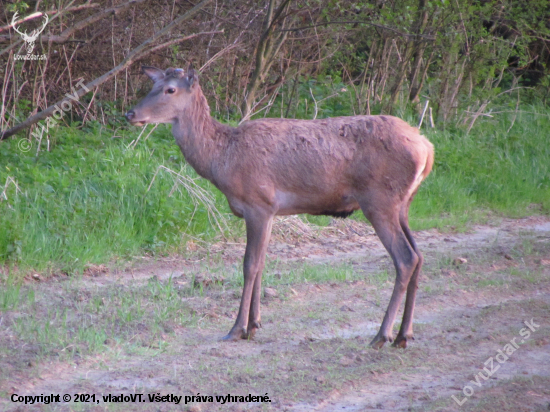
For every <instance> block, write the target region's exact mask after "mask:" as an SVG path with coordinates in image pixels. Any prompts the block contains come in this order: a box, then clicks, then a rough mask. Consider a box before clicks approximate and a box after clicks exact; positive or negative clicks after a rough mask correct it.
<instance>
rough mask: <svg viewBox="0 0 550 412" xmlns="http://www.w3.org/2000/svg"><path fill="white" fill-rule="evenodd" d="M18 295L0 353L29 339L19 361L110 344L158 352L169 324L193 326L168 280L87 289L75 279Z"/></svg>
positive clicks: (191, 317) (25, 289) (87, 351)
mask: <svg viewBox="0 0 550 412" xmlns="http://www.w3.org/2000/svg"><path fill="white" fill-rule="evenodd" d="M35 289H36V290H35ZM20 294H21V295H24V296H25V298H24V299H23V298H18V299H17V302H16V303H17V304H16V305H11V308H12V309H17V310H18V312H9V311H8V312H6V313H7V315H6V316H7V318H6V319H5V321H6V322H8V323H9V325H10V326H9V330H11V331H12V332H13V333H14V334H15V336H16V337H17V338H16V341H9V344H6V345H4V347H3V349H2V350H0V357H3V356H9V353H10V351H11V350H13V346H11V345H17V344H18V343H21V342H33V347H32V350H30V351H29V353H28V354H26V355H25V356H22V357H21V358H20V359H19V361H22V362H25V361H26V360H29V361H34V360H39V359H43V358H50V357H55V358H59V359H72V358H74V357H82V356H85V355H89V354H93V353H98V352H102V351H106V350H109V348H111V347H121V348H124V350H125V351H126V352H135V351H141V350H147V349H155V350H161V349H162V347H163V346H165V345H166V343H165V341H166V339H167V337H168V336H169V335H170V334H172V333H173V331H174V328H176V327H183V326H192V325H193V324H194V315H193V313H192V311H191V310H190V309H189V307H188V306H187V305H186V304H185V303H184V302H183V301H182V296H181V295H182V291H181V288H180V287H179V286H176V285H174V283H173V282H172V281H171V279H170V280H168V281H166V282H162V283H161V282H159V281H157V280H156V279H155V278H152V279H151V280H149V281H148V282H146V283H143V282H142V283H141V284H140V285H121V284H113V285H111V286H100V287H98V286H95V287H94V288H93V289H86V288H83V287H82V283H81V281H79V280H77V281H75V282H73V281H68V282H65V283H63V284H62V285H59V284H58V285H57V287H56V288H52V289H49V288H34V287H33V286H24V287H23V288H21V291H20V290H19V289H18V290H17V295H18V296H19V295H20ZM1 302H2V300H1V294H0V303H1ZM8 309H9V307H8ZM4 343H6V342H4Z"/></svg>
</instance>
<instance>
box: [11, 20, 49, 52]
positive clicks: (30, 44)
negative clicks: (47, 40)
mask: <svg viewBox="0 0 550 412" xmlns="http://www.w3.org/2000/svg"><path fill="white" fill-rule="evenodd" d="M15 20H17V12H15V14H14V15H13V17H12V18H11V25H12V26H13V29H14V30H15V31H16V32H17V33H19V34H20V35H21V38H22V39H23V40H24V41H25V43H27V44H26V46H25V47H26V49H27V54H28V55H29V54H32V51H33V50H34V43H35V42H36V39H38V36H39V35H40V33H42V32H43V31H44V29H45V28H46V24H48V21H49V18H48V15H47V14H44V23H43V24H42V27H40V28H39V29H34V30H33V31H32V32H31V33H30V34H27V32H20V31H19V30H17V26H16V23H15Z"/></svg>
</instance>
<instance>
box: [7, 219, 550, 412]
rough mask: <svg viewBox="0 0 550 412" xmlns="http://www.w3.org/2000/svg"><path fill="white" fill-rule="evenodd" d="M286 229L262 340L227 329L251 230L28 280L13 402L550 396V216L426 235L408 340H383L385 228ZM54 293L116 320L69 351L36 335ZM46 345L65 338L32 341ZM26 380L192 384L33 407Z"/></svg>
mask: <svg viewBox="0 0 550 412" xmlns="http://www.w3.org/2000/svg"><path fill="white" fill-rule="evenodd" d="M275 234H276V236H275V239H274V241H273V242H272V244H271V246H270V250H269V264H268V268H267V270H266V275H265V278H266V282H265V283H266V285H268V287H270V288H271V290H270V293H271V296H268V297H266V298H265V299H264V302H263V312H262V319H263V328H262V329H261V330H260V331H259V333H258V336H257V337H256V339H255V340H254V341H250V342H246V341H243V342H237V343H223V342H220V341H219V340H218V339H219V337H221V336H222V335H223V334H224V333H225V332H226V331H227V330H228V329H229V328H230V326H231V324H232V322H233V320H234V318H235V316H236V310H237V307H238V298H239V294H240V284H239V283H240V270H239V264H240V260H241V257H242V253H243V248H244V245H243V244H216V245H213V246H210V247H208V248H201V247H199V246H198V245H197V250H196V251H195V252H193V256H192V258H191V259H189V260H187V261H180V260H165V261H162V262H151V263H148V264H141V265H140V266H139V267H138V268H135V269H133V270H126V271H122V272H116V271H114V270H111V271H110V272H109V273H101V272H102V270H98V271H97V273H94V275H95V276H86V277H84V278H82V279H81V280H75V281H61V282H54V281H48V282H42V283H40V284H36V285H32V286H28V288H29V289H32V290H33V294H34V296H35V297H34V298H33V299H34V300H33V301H32V304H29V305H28V306H25V305H23V304H21V305H20V307H19V308H18V309H17V310H12V311H7V312H4V313H2V312H0V316H2V318H1V319H2V322H0V336H1V337H0V346H1V347H3V348H4V349H3V350H2V352H0V369H4V371H7V372H4V373H3V374H2V375H0V376H1V378H2V380H0V410H6V411H8V410H10V411H11V410H22V411H23V410H24V411H26V410H46V411H49V410H63V411H65V410H102V411H103V410H109V411H118V410H121V411H124V410H147V411H149V410H155V411H156V410H160V411H168V410H184V411H185V410H194V411H214V410H235V411H245V410H250V411H263V410H273V411H279V410H281V411H294V412H302V411H319V412H321V411H323V412H329V411H368V410H387V411H499V412H501V411H547V410H550V220H549V219H548V218H542V217H532V218H527V219H519V220H503V221H501V222H499V224H498V225H492V226H476V227H473V228H472V229H471V230H469V231H468V232H466V233H440V232H438V231H436V230H429V231H423V232H419V233H417V234H416V236H417V239H418V243H419V247H420V249H421V250H422V251H423V252H424V255H425V258H426V263H425V266H424V271H423V275H422V279H421V286H420V289H419V293H418V300H417V310H416V313H415V334H416V341H415V342H413V343H412V344H411V345H410V346H409V348H407V349H406V350H397V349H394V348H391V347H384V348H383V349H382V350H380V351H376V350H372V349H370V348H368V342H369V340H370V339H371V338H372V337H373V336H374V334H375V333H376V330H377V328H378V327H379V322H380V321H381V319H382V316H383V313H384V310H385V308H386V306H387V303H388V300H389V296H390V293H391V289H392V287H393V276H394V275H393V268H392V265H391V262H390V260H389V258H388V256H387V254H386V252H385V251H384V249H383V248H382V246H381V245H380V242H379V241H378V239H377V238H376V236H375V235H373V234H372V229H371V228H369V227H368V226H367V225H364V224H362V223H358V222H352V221H350V222H345V221H344V222H341V221H339V222H338V223H336V224H335V226H332V227H329V228H326V229H322V230H321V229H313V228H311V227H309V226H306V225H302V224H301V222H300V221H298V220H294V219H283V220H281V221H279V222H278V224H277V225H276V227H275ZM191 248H193V245H191ZM170 278H171V281H170ZM194 279H195V280H194ZM172 287H173V288H174V289H173V290H175V292H173V293H172V292H171V291H172V289H170V288H172ZM174 296H175V297H176V298H174ZM163 299H164V300H163ZM136 301H137V302H142V303H140V304H139V305H138V306H135V305H133V304H134V303H135V302H136ZM54 306H55V308H56V310H57V311H56V312H55V313H56V314H58V313H61V312H60V310H61V309H60V308H68V309H69V310H67V311H65V312H63V313H65V315H64V316H65V317H66V319H65V324H70V322H71V321H72V320H74V322H75V324H76V322H80V323H82V324H84V323H85V324H86V325H88V327H89V328H91V329H93V330H99V329H101V328H103V329H106V328H108V327H111V326H112V325H114V326H112V327H113V328H114V329H113V331H112V332H111V333H107V338H106V339H104V338H101V339H104V341H101V342H99V346H97V348H96V349H95V350H93V351H92V350H89V352H87V353H86V352H85V349H86V348H89V347H91V343H90V341H91V338H86V337H80V338H79V339H81V341H82V342H88V343H87V346H86V345H81V346H78V345H77V343H75V344H74V346H75V347H78V350H76V351H74V352H73V353H72V354H70V355H69V354H68V352H70V351H71V349H70V346H72V344H69V345H65V343H64V344H63V345H65V346H67V347H60V346H61V344H59V345H58V347H56V344H55V342H56V339H58V340H59V342H61V341H62V340H63V339H62V338H61V337H59V338H57V337H56V335H54V337H50V338H49V340H44V339H43V340H40V339H42V338H40V337H39V334H38V333H35V334H32V333H30V332H29V334H27V335H24V333H23V331H26V330H27V329H25V328H24V327H23V326H22V322H23V321H22V320H21V319H27V316H29V313H31V312H32V315H31V316H35V317H40V316H41V315H40V314H44V315H42V316H43V318H41V319H40V322H42V323H45V322H48V321H50V322H51V323H52V325H57V323H55V322H56V319H57V318H58V317H59V316H57V315H56V316H57V317H55V319H54V317H53V315H52V313H54V312H52V309H51V308H52V307H54ZM110 308H112V309H110ZM125 308H128V310H126V311H125ZM163 308H164V309H166V308H168V309H169V310H164V312H163ZM165 312H167V313H165ZM174 313H176V314H177V315H178V316H179V317H178V318H175V317H173V316H175V315H173V314H174ZM149 314H154V316H155V317H151V319H149V318H148V316H149ZM163 314H164V315H163ZM79 316H80V317H79ZM150 316H153V315H150ZM52 319H53V320H52ZM67 319H68V320H67ZM87 319H91V320H87ZM125 319H129V320H127V321H124V320H125ZM86 322H89V323H86ZM109 322H111V323H109ZM125 322H126V323H125ZM109 325H111V326H109ZM125 325H126V326H127V330H125V329H124V326H125ZM155 325H157V326H158V325H161V326H160V327H157V326H155ZM54 327H55V326H52V328H54ZM58 328H60V326H59V327H58ZM159 328H160V329H159ZM43 329H44V328H42V329H40V327H38V328H37V330H38V331H42V330H43ZM67 329H68V330H72V329H71V328H70V327H68V326H67ZM29 330H30V329H29ZM56 330H57V329H56ZM78 330H79V332H78V333H79V334H82V333H83V332H82V329H78ZM125 333H126V334H125ZM79 334H77V333H76V332H74V333H73V334H72V335H70V336H71V339H73V340H75V342H76V341H77V336H80V335H79ZM527 335H528V336H527ZM93 336H95V335H93ZM32 337H35V338H34V339H36V341H34V340H33V338H32ZM86 339H88V340H86ZM37 342H38V343H37ZM40 342H43V343H40ZM44 342H46V343H47V345H46V343H44ZM51 342H54V343H51ZM79 342H80V341H79ZM40 345H44V346H47V347H48V348H50V349H49V350H48V351H44V350H42V351H40V350H39V349H33V350H34V352H33V351H30V349H29V348H33V347H35V346H37V347H38V348H39V346H40ZM80 350H81V351H80ZM79 351H80V352H79ZM35 352H36V353H39V355H36V353H35ZM484 367H485V368H486V369H485V370H484ZM14 393H16V394H18V395H23V396H24V395H40V394H48V393H52V394H72V395H74V394H76V393H88V394H96V396H97V397H101V396H102V395H107V394H111V395H120V394H124V395H130V394H136V393H137V394H140V393H141V394H144V395H143V397H144V398H145V399H144V400H146V399H147V394H155V393H159V394H161V395H169V394H172V395H177V396H183V398H182V399H181V401H180V403H179V404H175V403H173V402H172V403H170V402H157V403H154V404H151V403H149V402H148V401H147V402H142V403H134V404H130V403H115V402H104V401H103V398H101V401H100V402H99V403H98V404H75V403H73V402H71V403H69V404H64V403H63V402H60V403H54V404H50V405H44V404H39V405H34V406H25V405H23V406H21V405H20V404H16V403H12V402H10V401H9V399H10V396H11V395H12V394H14ZM197 393H200V395H202V396H204V395H227V394H232V395H239V396H240V395H242V396H246V395H247V394H252V395H262V396H263V395H265V394H267V395H268V396H269V399H270V402H246V401H245V402H228V403H225V404H223V405H222V404H221V402H216V401H215V399H214V402H211V403H208V402H198V403H197V402H195V403H189V404H187V405H185V404H184V403H185V396H196V395H197ZM453 396H454V398H453ZM235 400H236V401H238V399H235ZM18 408H19V409H18Z"/></svg>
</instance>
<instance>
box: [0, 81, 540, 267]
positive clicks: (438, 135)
mask: <svg viewBox="0 0 550 412" xmlns="http://www.w3.org/2000/svg"><path fill="white" fill-rule="evenodd" d="M335 87H336V89H338V87H339V86H335ZM321 92H322V91H319V90H317V89H315V90H314V93H315V94H316V95H318V96H317V97H316V98H317V100H319V98H320V97H322V96H321ZM331 92H332V90H329V89H328V88H327V90H326V95H327V96H328V95H330V93H331ZM302 93H306V91H305V90H303V91H302ZM307 93H309V90H307ZM350 99H351V97H350V95H346V94H345V93H341V94H340V95H339V96H337V97H334V98H331V99H327V100H325V101H324V102H323V104H324V106H321V109H322V110H320V111H319V117H326V116H328V115H342V114H346V110H347V114H350V113H351V112H350V110H351V109H350V105H349V103H346V102H349V101H350ZM346 105H347V106H346ZM303 106H304V107H303V109H304V111H303V113H301V112H299V111H298V112H297V114H298V115H301V116H302V117H303V116H306V115H308V116H311V106H308V112H306V111H305V104H304V105H303ZM300 107H301V106H298V108H300ZM346 107H347V109H346ZM520 109H521V110H520V112H519V113H518V115H517V118H516V119H515V122H514V124H513V126H512V127H511V128H510V126H511V124H512V120H513V116H514V114H513V113H501V114H497V115H495V116H494V117H493V118H480V119H478V121H477V123H476V125H475V127H474V128H473V129H472V131H471V132H470V134H469V135H467V134H466V133H465V131H464V130H463V129H460V128H451V129H449V128H448V129H447V130H445V131H440V130H435V129H424V130H423V133H424V134H426V135H427V137H428V138H429V139H430V140H431V141H432V142H433V144H434V146H435V151H436V162H435V166H434V169H433V172H432V174H431V175H430V176H429V178H428V179H427V181H426V182H424V183H423V185H422V186H421V189H420V191H419V193H418V195H417V196H416V199H415V201H414V202H413V204H412V207H411V219H410V220H411V226H412V227H413V228H414V229H423V228H430V227H440V228H441V227H445V226H457V227H466V226H467V225H468V224H471V223H476V222H483V221H484V220H486V219H487V218H488V216H492V215H497V216H510V217H521V216H526V215H531V214H548V212H549V211H550V145H549V144H548V135H549V134H550V110H548V108H546V107H544V106H543V105H538V106H527V105H525V106H523V107H521V108H520ZM277 110H278V109H277V108H276V107H275V106H274V108H273V110H272V111H271V113H270V115H272V116H275V115H278V112H277ZM405 118H407V116H405ZM408 120H409V121H411V122H412V118H410V119H408ZM149 127H152V126H149ZM137 135H138V130H137V129H135V128H128V129H124V128H122V129H120V128H119V129H117V130H116V132H112V131H108V130H107V129H105V128H104V127H100V126H94V125H90V126H87V127H86V128H85V129H84V130H79V129H76V128H64V127H57V128H55V129H53V130H51V135H50V144H49V147H50V151H47V149H46V144H45V142H43V143H42V147H41V151H40V153H39V155H38V156H36V150H37V147H36V142H33V144H34V146H33V147H32V148H31V150H30V151H29V152H22V151H21V150H20V148H19V147H18V143H19V141H18V139H12V140H9V141H5V142H2V143H1V144H0V195H2V194H3V193H4V194H5V196H2V198H3V201H1V202H0V268H2V267H5V268H6V267H7V268H9V267H11V268H12V269H18V271H19V273H25V272H26V273H28V272H29V271H31V270H36V271H39V272H41V273H46V274H48V273H59V272H63V273H69V274H70V273H78V272H82V271H83V270H84V269H85V268H86V266H87V265H88V264H100V263H107V262H111V263H117V262H124V261H127V260H132V258H133V257H135V256H143V255H144V254H147V255H150V256H152V255H165V254H169V253H174V252H178V251H181V250H183V249H182V248H183V247H184V246H185V242H186V240H188V239H190V238H192V237H194V238H200V239H202V240H207V241H208V240H212V239H213V238H214V237H215V236H217V235H219V234H220V231H219V229H218V227H217V226H216V225H214V224H212V221H211V220H212V219H211V217H210V216H209V213H208V210H207V208H206V207H205V205H204V204H203V203H201V202H200V201H198V202H197V201H196V200H194V198H193V197H192V196H191V195H190V194H189V193H188V192H187V191H186V190H185V189H184V188H182V187H181V186H176V188H177V190H173V191H172V189H173V188H174V179H173V176H172V175H171V174H170V173H168V172H166V171H165V170H159V166H166V167H168V168H170V169H172V170H174V171H176V172H178V173H180V174H182V175H184V176H188V177H190V178H196V177H197V175H196V174H195V172H194V171H193V170H192V169H191V168H190V167H189V166H185V162H184V161H183V158H182V155H181V153H180V151H179V149H178V147H177V146H176V144H175V143H174V141H173V137H172V136H171V132H170V128H169V127H167V126H163V125H161V126H159V127H158V128H157V129H156V130H155V131H154V132H153V133H152V134H151V136H149V138H148V139H144V138H142V140H140V142H139V143H138V144H137V145H136V147H135V148H133V147H128V146H129V143H130V142H131V141H132V139H135V138H136V136H137ZM145 135H146V134H144V135H143V136H145ZM157 171H158V174H157V175H156V177H155V173H156V172H157ZM13 182H15V183H16V184H17V186H16V184H14V183H13ZM196 183H197V184H198V185H200V186H201V187H203V188H204V189H205V190H206V191H207V192H208V193H210V194H211V195H212V196H213V198H214V202H215V204H216V206H217V207H218V208H219V211H220V212H221V213H222V214H223V215H224V216H225V218H226V219H228V225H229V226H228V230H227V231H226V235H227V234H230V235H232V236H242V235H243V233H244V231H243V223H242V221H240V220H239V219H237V218H234V217H231V215H230V213H229V209H228V206H227V202H226V200H225V197H224V196H223V195H222V194H221V193H220V192H219V191H217V190H216V189H215V188H214V187H213V186H212V185H211V184H210V183H208V182H207V181H205V180H204V179H197V180H196ZM5 185H6V187H5V188H4V186H5ZM149 187H150V189H149ZM171 193H172V194H171ZM170 194H171V195H170ZM354 218H355V219H364V218H363V217H362V215H361V214H360V213H356V214H355V215H354ZM308 220H309V221H311V222H313V223H316V224H320V225H326V224H328V223H329V222H330V219H329V218H326V217H308ZM0 271H3V272H4V277H5V273H6V272H7V269H0ZM0 273H1V272H0Z"/></svg>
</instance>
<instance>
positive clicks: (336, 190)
mask: <svg viewBox="0 0 550 412" xmlns="http://www.w3.org/2000/svg"><path fill="white" fill-rule="evenodd" d="M144 71H145V73H146V74H147V75H149V77H150V78H151V79H152V80H153V81H154V82H155V84H154V86H153V89H152V91H151V92H150V93H149V95H148V96H147V97H146V98H145V99H143V100H142V101H141V102H140V103H139V104H138V105H137V106H136V107H135V108H134V109H133V110H131V111H129V112H128V113H127V118H128V120H129V121H130V122H131V123H132V124H136V125H142V124H145V123H151V122H154V123H171V124H172V125H173V128H172V132H173V134H174V137H175V139H176V142H177V144H178V145H179V147H180V149H181V151H182V153H183V155H184V157H185V159H186V160H187V161H188V162H189V164H190V165H191V166H193V168H195V170H196V171H197V172H198V173H199V174H200V175H201V176H203V177H205V178H207V179H208V180H210V181H211V182H212V183H214V185H216V187H217V188H218V189H220V190H221V191H222V192H223V193H224V194H225V195H226V197H227V200H228V202H229V206H230V207H231V210H232V211H233V213H235V215H237V216H239V217H244V219H245V221H246V226H247V247H246V253H245V262H244V276H245V286H244V290H243V295H242V300H241V306H240V310H239V315H238V317H237V320H236V322H235V325H234V326H233V328H232V329H231V331H230V332H229V334H228V335H227V336H226V337H225V338H226V339H230V340H235V339H240V338H250V337H252V336H253V335H254V333H255V332H256V330H257V329H258V328H259V327H260V294H261V276H262V270H263V266H264V260H265V252H266V249H267V244H268V242H269V237H270V233H271V224H272V222H273V216H275V215H290V214H297V213H309V214H314V215H332V216H339V217H345V216H348V215H349V214H350V213H352V212H353V211H354V210H357V209H362V211H363V213H364V214H365V216H366V217H367V219H369V220H370V221H371V223H372V224H373V226H374V229H375V230H376V232H377V234H378V236H379V237H380V240H381V241H382V243H383V244H384V246H385V247H386V249H387V250H388V252H389V253H390V255H391V256H392V258H393V261H394V264H395V267H396V271H397V278H396V284H395V288H394V292H393V295H392V298H391V300H390V304H389V306H388V310H387V312H386V315H385V317H384V320H383V322H382V326H381V328H380V331H379V333H378V334H377V335H376V337H375V338H374V340H373V342H372V343H371V345H373V346H375V347H381V346H382V345H383V344H384V342H386V341H392V340H393V339H392V328H393V323H394V320H395V317H396V313H397V309H398V308H399V304H400V302H401V300H402V298H403V296H404V294H405V291H406V292H407V298H406V302H405V311H404V314H403V322H402V325H401V329H400V331H399V333H398V336H397V339H396V341H395V342H394V344H395V345H397V346H401V347H405V346H406V344H407V340H408V339H412V335H413V333H412V317H413V310H414V300H415V293H416V289H417V282H418V273H419V272H420V268H421V266H422V255H421V254H420V252H419V251H418V249H417V247H416V244H415V241H414V239H413V237H412V233H411V231H410V229H409V226H408V209H409V205H410V202H411V201H412V199H413V197H414V194H415V193H416V191H417V190H418V187H419V185H420V183H421V182H422V180H424V179H425V178H426V176H428V174H429V173H430V171H431V168H432V164H433V146H432V144H431V143H430V142H429V141H428V140H427V139H426V138H425V137H424V136H422V135H420V134H419V132H418V130H417V129H415V128H413V127H411V126H409V125H408V124H407V123H405V122H404V121H403V120H400V119H398V118H396V117H393V116H353V117H336V118H329V119H322V120H290V119H262V120H253V121H248V122H245V123H243V124H241V125H240V126H239V127H236V128H232V127H229V126H226V125H223V124H221V123H219V122H217V121H215V120H214V119H212V118H211V116H210V108H209V107H208V103H207V101H206V98H205V97H204V95H203V93H202V90H201V88H200V86H199V84H198V78H197V76H196V75H195V73H194V71H193V70H192V69H191V70H189V72H188V73H187V74H186V75H185V74H184V72H183V70H181V69H176V70H174V69H168V70H166V71H165V72H164V71H162V70H159V69H156V68H153V67H144Z"/></svg>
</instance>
